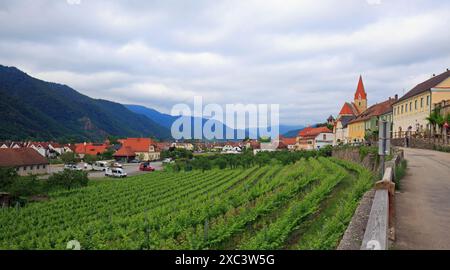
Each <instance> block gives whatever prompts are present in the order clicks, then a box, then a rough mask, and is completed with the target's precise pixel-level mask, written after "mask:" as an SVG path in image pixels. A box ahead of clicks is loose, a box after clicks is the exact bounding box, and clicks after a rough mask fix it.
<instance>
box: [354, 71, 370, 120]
mask: <svg viewBox="0 0 450 270" xmlns="http://www.w3.org/2000/svg"><path fill="white" fill-rule="evenodd" d="M354 102H355V106H356V108H357V109H358V111H359V113H362V112H363V111H365V110H367V93H366V91H365V89H364V84H363V80H362V76H359V82H358V87H357V88H356V92H355V100H354Z"/></svg>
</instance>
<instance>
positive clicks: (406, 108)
mask: <svg viewBox="0 0 450 270" xmlns="http://www.w3.org/2000/svg"><path fill="white" fill-rule="evenodd" d="M406 112H408V103H406V104H405V113H406Z"/></svg>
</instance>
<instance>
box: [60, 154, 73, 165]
mask: <svg viewBox="0 0 450 270" xmlns="http://www.w3.org/2000/svg"><path fill="white" fill-rule="evenodd" d="M59 158H60V159H61V160H62V161H63V162H64V163H75V162H76V161H77V158H76V156H75V153H74V152H66V153H64V154H62V155H61V156H60V157H59Z"/></svg>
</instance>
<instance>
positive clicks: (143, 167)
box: [139, 162, 155, 172]
mask: <svg viewBox="0 0 450 270" xmlns="http://www.w3.org/2000/svg"><path fill="white" fill-rule="evenodd" d="M139 170H140V171H144V172H153V171H155V168H153V167H152V166H150V163H148V162H147V163H141V165H139Z"/></svg>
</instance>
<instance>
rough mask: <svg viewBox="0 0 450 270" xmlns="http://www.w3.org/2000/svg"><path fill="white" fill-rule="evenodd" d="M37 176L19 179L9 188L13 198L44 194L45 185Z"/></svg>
mask: <svg viewBox="0 0 450 270" xmlns="http://www.w3.org/2000/svg"><path fill="white" fill-rule="evenodd" d="M42 183H43V182H42V181H39V180H38V179H37V177H36V176H34V175H33V176H25V177H18V178H17V179H16V180H15V181H14V182H13V183H12V184H11V186H10V187H9V190H8V191H9V192H10V193H11V195H13V196H17V197H20V196H33V195H37V194H44V193H45V192H44V189H45V187H44V185H43V184H42Z"/></svg>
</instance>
